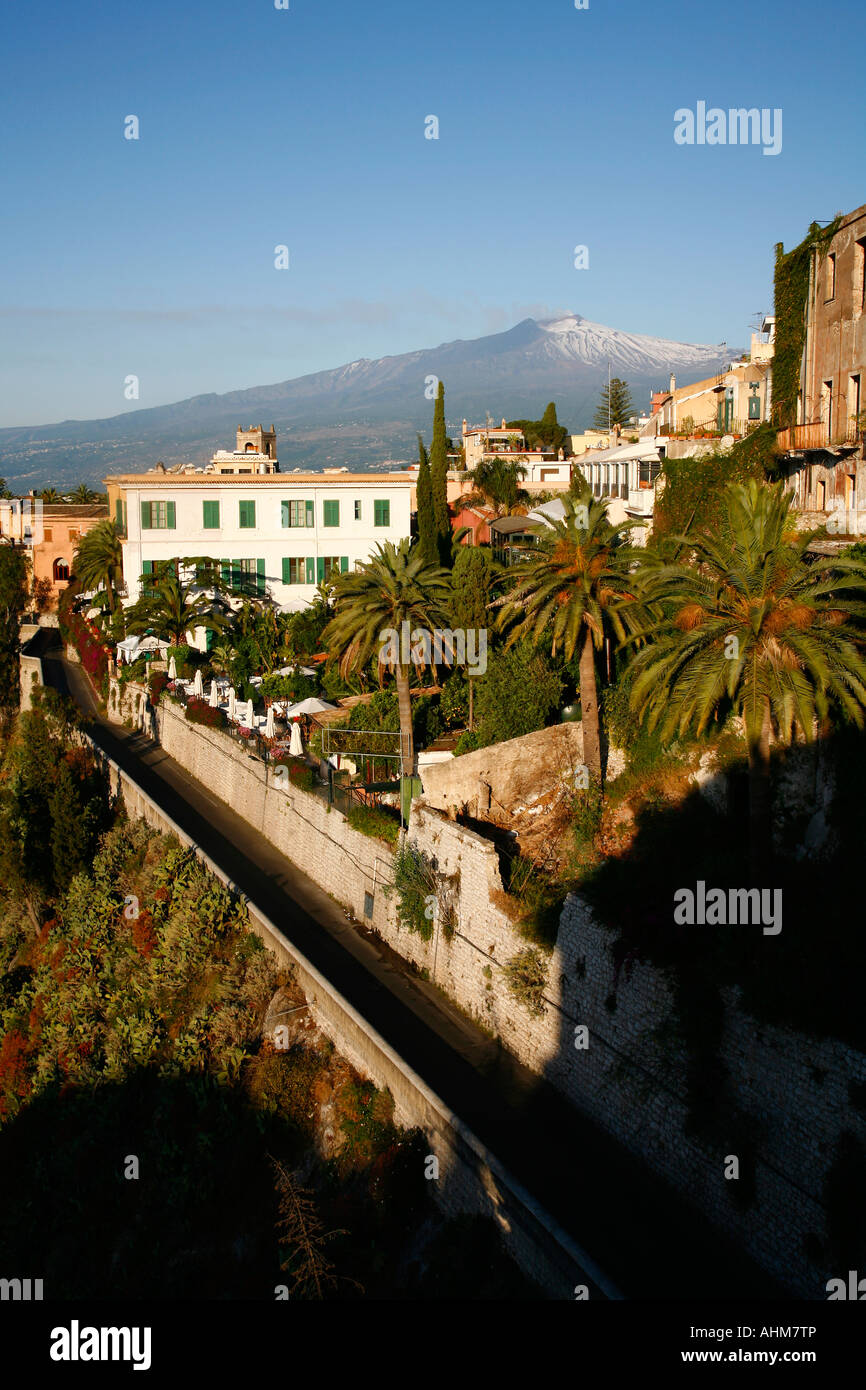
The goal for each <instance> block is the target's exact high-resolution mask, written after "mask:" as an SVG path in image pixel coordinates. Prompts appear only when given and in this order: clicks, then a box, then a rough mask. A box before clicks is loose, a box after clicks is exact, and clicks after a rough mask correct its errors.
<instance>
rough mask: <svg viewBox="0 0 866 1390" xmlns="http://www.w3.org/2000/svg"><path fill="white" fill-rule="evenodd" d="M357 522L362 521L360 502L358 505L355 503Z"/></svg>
mask: <svg viewBox="0 0 866 1390" xmlns="http://www.w3.org/2000/svg"><path fill="white" fill-rule="evenodd" d="M355 520H356V521H360V520H361V503H360V502H356V503H355Z"/></svg>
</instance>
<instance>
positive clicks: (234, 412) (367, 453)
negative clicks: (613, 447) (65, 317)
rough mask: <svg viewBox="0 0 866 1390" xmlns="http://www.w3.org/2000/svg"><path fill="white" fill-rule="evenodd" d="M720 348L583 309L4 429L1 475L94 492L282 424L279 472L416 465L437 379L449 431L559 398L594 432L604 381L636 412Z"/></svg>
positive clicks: (530, 410)
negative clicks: (627, 394) (239, 432)
mask: <svg viewBox="0 0 866 1390" xmlns="http://www.w3.org/2000/svg"><path fill="white" fill-rule="evenodd" d="M731 356H732V351H731V349H729V348H726V347H725V346H724V345H716V346H706V345H697V344H694V343H675V342H670V341H668V340H667V339H664V338H652V337H646V336H643V335H641V334H636V333H623V332H621V331H620V330H619V329H615V328H606V327H604V325H602V324H597V323H591V322H590V321H589V320H588V319H583V318H581V317H580V316H579V315H576V314H574V315H569V316H567V317H566V318H562V319H556V320H549V321H547V322H543V323H537V322H536V321H535V320H534V319H524V320H523V322H522V323H518V324H517V325H516V326H515V327H514V328H511V329H509V330H508V332H507V333H495V334H492V335H490V336H488V337H485V338H475V339H472V340H471V341H468V342H466V341H463V340H462V339H457V340H456V341H455V342H453V343H443V344H441V345H440V346H439V347H436V348H425V349H423V350H420V351H418V352H407V353H403V354H402V355H400V356H398V357H380V358H377V359H376V360H375V361H373V360H370V359H368V358H361V359H359V360H358V361H356V362H349V363H347V364H346V365H345V366H343V367H336V368H334V369H332V370H330V371H325V372H315V373H313V374H312V375H310V376H302V377H296V378H295V379H294V380H291V381H282V382H278V383H277V384H276V385H273V386H253V387H250V388H249V389H248V390H245V391H229V392H226V393H225V394H224V395H213V394H210V395H204V396H192V397H190V398H189V399H188V400H185V401H178V402H177V403H176V404H174V405H162V406H154V407H151V408H150V409H147V410H134V411H130V412H128V413H127V414H124V415H115V416H112V417H110V418H108V419H104V420H65V421H63V422H62V423H60V424H55V425H33V426H19V427H16V428H12V429H2V430H0V474H2V475H3V476H5V478H6V479H7V481H8V483H9V485H10V487H11V488H12V489H13V490H14V491H19V492H23V491H26V490H27V489H29V488H39V487H43V486H46V485H48V484H53V485H54V486H55V487H59V488H62V487H68V486H70V485H73V484H75V483H78V482H87V483H90V484H91V485H94V484H96V483H98V482H100V481H101V479H102V478H103V477H104V476H105V475H106V473H110V472H115V471H117V470H119V469H143V468H150V467H152V466H153V464H154V463H155V462H156V461H157V460H158V459H162V460H163V461H164V462H165V463H167V464H172V463H179V462H181V461H190V462H194V463H204V462H205V461H206V460H207V459H208V458H209V457H210V455H211V453H212V452H213V451H214V449H217V448H226V447H231V446H232V444H233V441H234V431H235V428H236V427H237V425H239V424H241V423H243V424H253V423H255V424H258V423H262V424H265V425H270V424H271V423H273V424H274V425H275V426H276V429H277V436H278V453H279V458H280V464H281V466H282V468H283V469H284V470H287V469H291V468H297V467H302V466H303V467H310V468H323V467H328V466H332V467H333V466H342V465H344V464H345V465H348V467H349V468H350V469H353V470H356V469H362V468H368V467H370V466H371V465H374V464H377V463H381V462H383V461H384V460H386V459H407V460H408V459H413V458H414V457H415V454H416V444H415V436H416V433H417V431H418V430H419V429H422V430H424V431H425V433H427V434H429V432H430V427H431V421H432V415H433V407H432V402H431V401H430V400H429V399H427V397H426V396H425V383H426V380H427V378H428V377H431V376H435V377H438V378H441V380H443V381H444V382H445V393H446V396H445V403H446V411H447V417H448V423H449V429H450V430H451V432H452V433H453V434H455V435H456V434H459V431H460V424H461V422H462V420H463V418H464V416H465V417H466V418H467V419H469V420H470V422H473V423H474V422H478V421H483V420H484V419H485V418H486V414H487V412H488V411H490V413H491V415H492V416H493V417H494V419H496V420H497V421H498V420H499V419H500V418H501V417H502V415H505V416H507V417H508V418H515V417H530V418H538V417H539V416H540V415H541V413H542V411H543V410H544V407H545V405H546V404H547V402H548V401H550V400H555V401H556V405H557V412H558V415H559V419H560V421H561V422H562V423H564V424H567V425H568V426H569V427H570V429H571V430H572V431H575V432H576V431H578V430H581V429H583V428H585V426H587V425H588V424H589V423H590V421H591V419H592V415H593V413H594V411H595V407H596V404H597V401H598V396H599V392H600V390H601V388H602V386H603V384H604V383H605V381H606V380H607V374H608V364H609V365H610V371H611V373H612V374H613V375H614V376H621V377H624V378H625V379H626V380H627V381H628V383H629V386H630V388H631V393H632V398H633V400H634V402H635V405H636V407H641V408H643V407H645V406H646V405H647V404H648V399H649V392H650V391H651V390H653V389H656V388H658V387H659V386H663V385H666V384H667V381H668V377H669V374H670V373H671V372H674V373H675V374H676V375H677V377H678V379H679V381H680V383H681V384H683V383H685V382H688V381H697V380H700V379H701V378H702V377H706V376H711V375H712V374H713V373H714V372H716V371H718V370H719V369H720V368H721V367H723V366H725V365H727V362H728V360H729V359H730V358H731Z"/></svg>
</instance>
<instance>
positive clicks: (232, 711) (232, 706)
mask: <svg viewBox="0 0 866 1390" xmlns="http://www.w3.org/2000/svg"><path fill="white" fill-rule="evenodd" d="M236 705H237V696H236V695H235V688H234V686H233V685H230V686H229V719H234V717H235V706H236Z"/></svg>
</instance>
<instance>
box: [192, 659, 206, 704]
mask: <svg viewBox="0 0 866 1390" xmlns="http://www.w3.org/2000/svg"><path fill="white" fill-rule="evenodd" d="M192 693H193V695H197V696H198V697H199V699H201V697H202V695H203V694H204V681H203V680H202V677H201V667H200V666H196V668H195V676H194V677H193V682H192Z"/></svg>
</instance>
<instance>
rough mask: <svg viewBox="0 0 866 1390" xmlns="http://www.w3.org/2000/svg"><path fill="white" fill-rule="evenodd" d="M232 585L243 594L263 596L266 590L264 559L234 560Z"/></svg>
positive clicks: (232, 563)
mask: <svg viewBox="0 0 866 1390" xmlns="http://www.w3.org/2000/svg"><path fill="white" fill-rule="evenodd" d="M231 565H232V585H233V587H234V588H236V589H239V590H240V591H241V593H242V594H249V595H250V596H251V597H261V596H262V595H263V594H264V592H265V562H264V560H232V562H231Z"/></svg>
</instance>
